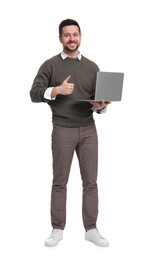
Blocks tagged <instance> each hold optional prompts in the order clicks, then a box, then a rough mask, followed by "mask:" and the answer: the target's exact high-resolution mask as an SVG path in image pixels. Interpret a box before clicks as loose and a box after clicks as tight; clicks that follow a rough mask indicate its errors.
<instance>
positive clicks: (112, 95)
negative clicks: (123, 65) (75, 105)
mask: <svg viewBox="0 0 152 260" xmlns="http://www.w3.org/2000/svg"><path fill="white" fill-rule="evenodd" d="M123 79H124V73H122V72H102V71H98V72H97V79H96V88H95V98H94V99H93V100H92V99H78V100H79V101H84V102H101V101H102V100H104V101H120V100H121V98H122V87H123Z"/></svg>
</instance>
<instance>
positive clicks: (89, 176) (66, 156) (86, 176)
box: [51, 125, 98, 230]
mask: <svg viewBox="0 0 152 260" xmlns="http://www.w3.org/2000/svg"><path fill="white" fill-rule="evenodd" d="M74 151H76V154H77V158H78V161H79V166H80V173H81V178H82V183H83V202H82V216H83V223H84V227H85V229H86V230H89V229H91V228H96V221H97V215H98V188H97V165H98V139H97V132H96V127H95V125H90V126H85V127H74V128H71V127H62V126H58V125H53V131H52V155H53V182H52V193H51V222H52V226H53V228H57V229H64V227H65V223H66V191H67V187H66V185H67V182H68V178H69V173H70V167H71V163H72V158H73V154H74Z"/></svg>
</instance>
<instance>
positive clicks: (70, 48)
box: [64, 41, 80, 52]
mask: <svg viewBox="0 0 152 260" xmlns="http://www.w3.org/2000/svg"><path fill="white" fill-rule="evenodd" d="M70 43H74V44H75V48H72V47H70V45H69V44H70ZM79 46H80V44H77V43H76V42H72V41H70V42H68V43H67V44H66V45H64V49H65V50H66V51H68V52H75V51H76V50H78V48H79Z"/></svg>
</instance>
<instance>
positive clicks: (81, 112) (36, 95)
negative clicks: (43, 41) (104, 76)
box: [30, 54, 99, 127]
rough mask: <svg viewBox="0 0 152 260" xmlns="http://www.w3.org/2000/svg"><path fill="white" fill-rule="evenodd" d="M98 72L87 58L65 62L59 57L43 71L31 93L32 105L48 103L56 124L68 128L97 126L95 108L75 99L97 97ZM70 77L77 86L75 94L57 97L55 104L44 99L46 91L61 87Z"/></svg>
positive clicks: (50, 61) (40, 72) (45, 65)
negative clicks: (50, 88)
mask: <svg viewBox="0 0 152 260" xmlns="http://www.w3.org/2000/svg"><path fill="white" fill-rule="evenodd" d="M98 70H99V68H98V66H97V65H96V64H95V63H94V62H92V61H90V60H89V59H87V58H85V57H84V56H82V58H81V60H78V59H74V58H69V57H67V58H66V59H64V60H63V59H62V58H61V55H60V54H58V55H56V56H54V57H52V58H51V59H49V60H47V61H45V62H44V63H43V64H42V66H41V67H40V69H39V71H38V73H37V75H36V77H35V79H34V82H33V85H32V88H31V91H30V96H31V99H32V101H33V102H46V103H47V104H48V105H49V106H50V108H51V109H52V121H53V123H54V124H57V125H61V126H66V127H78V126H87V125H91V124H93V123H94V119H93V115H92V113H93V111H92V109H91V107H92V105H91V104H90V103H88V102H79V101H77V100H75V99H77V98H82V99H83V98H84V99H90V98H93V97H94V93H95V82H96V73H97V71H98ZM68 75H71V78H70V82H71V83H74V85H75V88H74V91H73V93H72V94H71V95H67V96H64V95H57V96H56V98H55V100H47V99H45V98H44V93H45V91H46V89H47V88H48V87H55V86H59V85H61V83H62V82H63V81H64V80H65V79H66V78H67V76H68Z"/></svg>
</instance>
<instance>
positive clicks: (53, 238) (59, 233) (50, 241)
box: [45, 229, 63, 247]
mask: <svg viewBox="0 0 152 260" xmlns="http://www.w3.org/2000/svg"><path fill="white" fill-rule="evenodd" d="M62 239H63V230H61V229H53V230H52V232H51V235H50V236H49V237H48V238H47V239H46V240H45V246H49V247H53V246H57V245H58V242H59V241H60V240H62Z"/></svg>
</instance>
